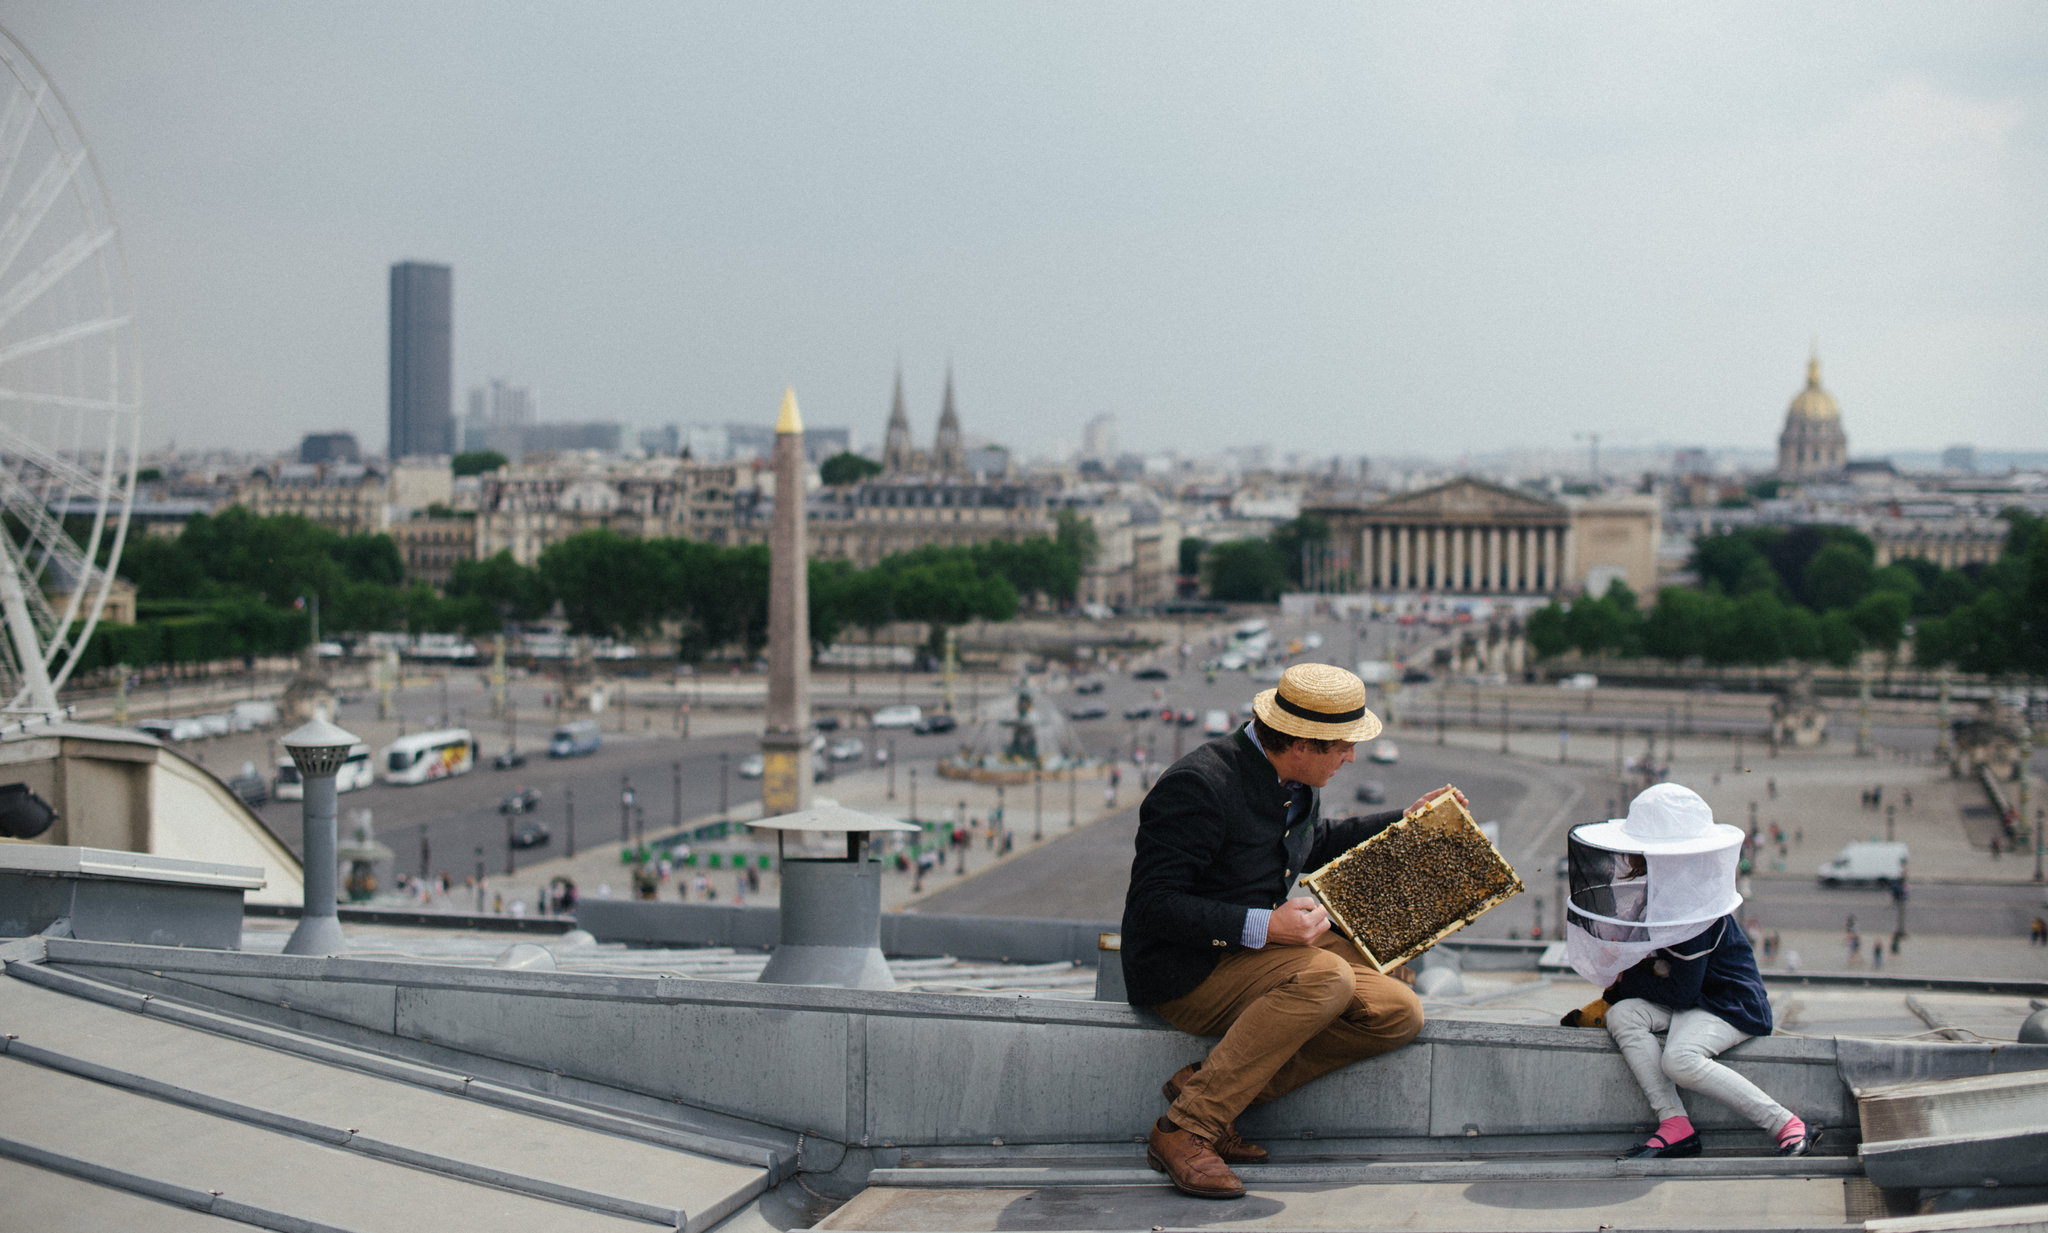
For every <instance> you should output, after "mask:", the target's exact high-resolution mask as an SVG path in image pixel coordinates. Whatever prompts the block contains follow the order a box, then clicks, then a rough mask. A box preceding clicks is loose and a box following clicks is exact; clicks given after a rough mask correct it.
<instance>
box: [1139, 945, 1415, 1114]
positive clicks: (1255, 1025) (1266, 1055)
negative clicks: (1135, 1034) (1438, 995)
mask: <svg viewBox="0 0 2048 1233" xmlns="http://www.w3.org/2000/svg"><path fill="white" fill-rule="evenodd" d="M1152 1009H1154V1010H1156V1011H1157V1012H1159V1015H1160V1017H1161V1018H1163V1019H1165V1020H1166V1021H1167V1022H1168V1023H1171V1024H1172V1025H1173V1026H1175V1027H1177V1028H1179V1029H1180V1030H1181V1031H1183V1032H1192V1033H1193V1034H1195V1035H1197V1036H1215V1035H1218V1034H1219V1033H1220V1034H1221V1035H1222V1037H1223V1039H1222V1040H1219V1041H1217V1042H1216V1046H1215V1047H1214V1048H1213V1049H1211V1050H1209V1056H1208V1058H1207V1060H1205V1061H1204V1062H1203V1063H1202V1068H1201V1069H1200V1070H1198V1071H1196V1072H1195V1076H1194V1078H1193V1079H1191V1080H1190V1081H1189V1082H1188V1084H1187V1086H1186V1087H1184V1088H1182V1089H1181V1094H1180V1098H1179V1099H1178V1100H1176V1101H1174V1102H1173V1107H1172V1108H1171V1109H1170V1110H1168V1111H1167V1116H1168V1117H1170V1118H1172V1119H1173V1121H1174V1124H1175V1125H1177V1126H1180V1127H1181V1128H1182V1129H1185V1130H1191V1131H1193V1132H1194V1133H1196V1134H1198V1135H1200V1136H1202V1137H1203V1138H1204V1139H1207V1140H1209V1141H1210V1142H1211V1143H1214V1142H1215V1141H1216V1140H1217V1138H1218V1137H1219V1136H1220V1135H1221V1134H1222V1133H1223V1131H1224V1129H1225V1128H1226V1127H1228V1126H1229V1125H1230V1123H1232V1122H1234V1121H1236V1120H1237V1116H1238V1114H1240V1113H1243V1112H1244V1111H1245V1109H1246V1108H1248V1107H1250V1106H1252V1105H1262V1104H1265V1103H1266V1102H1267V1101H1269V1100H1276V1099H1278V1098H1279V1097H1281V1096H1283V1095H1285V1094H1286V1093H1288V1092H1291V1091H1293V1090H1294V1089H1295V1088H1298V1087H1300V1086H1301V1085H1302V1084H1304V1083H1307V1082H1308V1081H1309V1080H1311V1079H1316V1078H1320V1077H1321V1076H1323V1075H1326V1074H1329V1073H1330V1072H1331V1071H1333V1070H1336V1069H1339V1068H1340V1067H1344V1066H1348V1065H1350V1064H1351V1063H1353V1062H1356V1061H1359V1060H1361V1059H1363V1058H1369V1057H1375V1056H1377V1055H1379V1054H1382V1053H1387V1052H1389V1051H1391V1050H1394V1049H1398V1048H1400V1047H1401V1046H1402V1045H1405V1044H1407V1043H1408V1042H1409V1041H1411V1040H1413V1039H1415V1034H1416V1033H1417V1032H1420V1031H1421V1030H1422V999H1420V998H1418V997H1416V996H1415V991H1414V990H1413V989H1411V988H1409V987H1408V986H1407V984H1406V983H1404V982H1403V981H1401V980H1400V979H1399V978H1397V977H1393V976H1382V975H1381V974H1379V973H1378V972H1375V971H1373V970H1372V968H1370V967H1368V966H1366V962H1365V957H1364V956H1363V955H1361V954H1359V952H1358V948H1357V947H1355V946H1353V945H1352V944H1351V942H1350V941H1349V940H1348V939H1346V938H1345V937H1344V936H1343V935H1342V934H1339V933H1338V932H1336V931H1335V930H1332V931H1330V932H1329V933H1326V934H1324V935H1323V936H1322V937H1321V938H1319V939H1318V940H1317V941H1316V944H1315V945H1313V946H1282V945H1278V944H1271V945H1268V946H1266V947H1264V948H1262V949H1260V950H1238V951H1232V952H1231V953H1230V954H1228V955H1225V956H1224V957H1223V961H1222V962H1221V963H1219V964H1217V965H1216V970H1215V971H1214V972H1211V973H1210V974H1209V978H1208V979H1207V980H1204V981H1203V982H1202V983H1201V984H1199V985H1197V986H1195V988H1194V991H1193V992H1191V993H1188V994H1185V995H1183V996H1181V997H1177V998H1175V999H1174V1000H1173V1001H1171V1002H1164V1003H1161V1004H1160V1005H1158V1006H1155V1007H1153V1008H1152Z"/></svg>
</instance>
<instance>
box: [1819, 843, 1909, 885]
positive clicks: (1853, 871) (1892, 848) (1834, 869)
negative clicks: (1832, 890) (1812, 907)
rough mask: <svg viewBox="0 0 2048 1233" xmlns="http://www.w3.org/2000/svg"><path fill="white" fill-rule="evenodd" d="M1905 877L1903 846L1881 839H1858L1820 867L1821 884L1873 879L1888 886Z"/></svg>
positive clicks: (1904, 852) (1904, 851) (1872, 880)
mask: <svg viewBox="0 0 2048 1233" xmlns="http://www.w3.org/2000/svg"><path fill="white" fill-rule="evenodd" d="M1905 876H1906V845H1905V844H1903V843H1894V842H1890V841H1887V840H1883V839H1859V840H1857V841H1855V842H1854V843H1851V844H1849V845H1848V846H1846V847H1844V848H1843V849H1842V850H1841V852H1840V853H1838V854H1837V855H1836V856H1835V859H1833V860H1831V861H1829V862H1827V863H1826V864H1824V865H1822V866H1821V867H1820V884H1821V885H1822V886H1840V885H1841V884H1843V883H1844V882H1852V883H1853V882H1876V883H1878V884H1880V885H1883V886H1891V885H1894V884H1895V883H1897V882H1898V881H1899V879H1901V878H1903V877H1905Z"/></svg>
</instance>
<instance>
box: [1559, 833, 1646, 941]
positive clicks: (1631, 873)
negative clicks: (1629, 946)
mask: <svg viewBox="0 0 2048 1233" xmlns="http://www.w3.org/2000/svg"><path fill="white" fill-rule="evenodd" d="M1570 852H1571V871H1572V872H1571V884H1572V894H1571V909H1570V910H1569V911H1568V913H1567V919H1568V920H1569V921H1570V922H1571V923H1572V924H1575V925H1577V926H1579V927H1580V928H1581V929H1584V930H1585V931H1586V932H1587V933H1589V934H1591V935H1593V936H1594V937H1596V938H1599V939H1601V940H1602V941H1606V942H1647V941H1649V939H1650V934H1649V931H1648V930H1646V929H1643V928H1640V927H1638V926H1632V925H1619V924H1615V923H1613V921H1640V920H1642V919H1643V917H1644V915H1645V914H1646V913H1647V911H1648V909H1649V906H1650V880H1649V877H1650V866H1649V862H1648V861H1646V860H1644V859H1643V857H1642V855H1641V854H1640V853H1636V852H1613V851H1609V850H1608V849H1606V848H1596V847H1592V846H1590V845H1588V844H1583V843H1580V842H1579V839H1578V835H1577V834H1576V833H1574V834H1573V835H1572V837H1571V840H1570ZM1586 912H1591V913H1593V914H1594V915H1595V916H1605V917H1611V918H1612V920H1593V919H1590V918H1588V917H1587V916H1584V915H1582V913H1586Z"/></svg>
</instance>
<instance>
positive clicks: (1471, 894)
mask: <svg viewBox="0 0 2048 1233" xmlns="http://www.w3.org/2000/svg"><path fill="white" fill-rule="evenodd" d="M1456 849H1463V853H1462V854H1463V855H1465V856H1468V857H1470V858H1471V863H1472V864H1474V865H1476V866H1477V872H1475V873H1474V874H1473V876H1472V878H1471V879H1469V881H1470V882H1473V883H1477V884H1478V885H1479V887H1480V888H1482V889H1474V887H1472V886H1469V885H1468V886H1465V887H1462V888H1460V887H1445V886H1443V885H1441V884H1438V885H1431V884H1430V881H1429V879H1428V878H1426V877H1423V876H1420V875H1419V873H1418V870H1417V869H1416V868H1415V867H1414V866H1413V865H1412V864H1408V863H1406V862H1403V857H1404V856H1408V857H1411V858H1412V857H1414V856H1420V855H1425V854H1427V855H1428V856H1430V857H1431V859H1432V860H1439V859H1440V858H1442V857H1444V856H1447V855H1457V854H1458V853H1457V852H1456V851H1455V850H1456ZM1396 862H1400V863H1398V864H1395V863H1396ZM1390 864H1394V867H1393V868H1392V869H1391V870H1390V868H1389V865H1390ZM1390 872H1391V873H1393V874H1395V875H1396V876H1395V877H1393V878H1389V877H1388V874H1389V873H1390ZM1400 875H1416V876H1400ZM1301 887H1302V889H1303V890H1306V891H1307V892H1308V893H1309V894H1311V895H1313V896H1315V899H1316V902H1317V903H1320V904H1322V905H1323V909H1324V910H1325V911H1326V912H1328V913H1329V914H1330V923H1331V924H1333V925H1335V926H1336V927H1337V929H1338V930H1339V931H1340V932H1342V933H1343V934H1344V936H1345V937H1347V938H1349V939H1351V942H1352V944H1353V945H1355V946H1357V947H1358V949H1359V952H1360V953H1361V954H1363V955H1364V956H1365V961H1366V962H1367V963H1368V964H1370V965H1372V967H1373V969H1374V970H1375V971H1378V972H1388V971H1392V970H1393V969H1395V968H1398V967H1400V966H1401V965H1402V964H1404V963H1407V962H1409V961H1410V960H1412V959H1414V958H1415V957H1416V956H1417V955H1420V954H1421V953H1422V952H1424V951H1426V950H1428V949H1429V948H1430V947H1432V946H1435V945H1436V944H1437V943H1438V942H1441V941H1443V940H1444V939H1445V938H1447V937H1449V936H1450V935H1451V934H1453V933H1456V932H1457V931H1458V930H1460V929H1463V928H1464V927H1465V926H1467V925H1469V924H1471V923H1472V922H1473V921H1475V920H1478V919H1479V918H1480V917H1481V916H1482V915H1484V914H1485V913H1487V912H1489V911H1491V910H1492V909H1494V908H1496V907H1498V906H1500V905H1501V904H1502V903H1505V902H1506V901H1507V900H1509V899H1511V898H1513V897H1514V896H1515V895H1518V894H1520V893H1521V892H1522V891H1523V890H1524V889H1526V888H1525V887H1524V886H1523V885H1522V878H1521V875H1520V874H1518V873H1516V872H1515V867H1514V866H1513V865H1510V864H1509V863H1508V861H1507V858H1506V857H1504V856H1502V855H1501V854H1500V849H1499V848H1497V847H1495V846H1494V845H1493V841H1492V840H1490V839H1488V838H1487V837H1486V834H1485V832H1483V831H1481V830H1480V829H1479V824H1478V823H1476V822H1474V821H1473V820H1472V814H1471V813H1470V812H1469V811H1468V810H1466V808H1465V807H1464V806H1463V805H1461V804H1459V803H1458V798H1457V797H1456V796H1455V795H1454V794H1452V793H1450V792H1446V793H1444V794H1443V795H1442V796H1440V797H1438V798H1437V799H1436V801H1435V802H1434V803H1432V804H1431V805H1430V807H1429V808H1427V809H1425V810H1423V811H1421V812H1420V813H1417V812H1415V811H1413V810H1410V811H1409V812H1407V813H1405V814H1403V815H1402V816H1401V820H1400V821H1398V822H1396V823H1394V824H1393V825H1392V826H1389V827H1388V828H1387V829H1385V830H1383V831H1381V832H1380V833H1379V834H1377V835H1374V836H1373V837H1372V838H1370V839H1368V840H1366V841H1365V842H1364V843H1361V844H1358V845H1356V846H1355V847H1353V848H1351V849H1350V850H1349V851H1347V852H1344V853H1342V854H1341V855H1339V856H1337V857H1335V858H1333V859H1332V860H1331V861H1330V862H1329V863H1328V864H1326V865H1324V866H1323V867H1322V868H1320V869H1317V870H1314V871H1313V872H1310V873H1305V874H1303V875H1302V877H1301ZM1445 895H1449V896H1451V898H1449V899H1445V898H1444V896H1445ZM1431 897H1434V898H1435V900H1436V902H1435V903H1434V904H1433V906H1432V903H1431ZM1389 903H1398V904H1401V905H1403V906H1405V907H1406V908H1408V909H1410V910H1409V912H1408V913H1407V919H1406V921H1405V926H1406V927H1405V929H1401V928H1389V927H1387V925H1386V917H1385V915H1384V913H1382V914H1380V915H1379V916H1378V918H1377V919H1373V918H1372V916H1373V913H1374V910H1375V909H1376V908H1379V907H1381V906H1382V905H1384V904H1389ZM1376 946H1377V947H1378V948H1379V949H1376V948H1375V947H1376ZM1380 949H1391V950H1394V951H1396V952H1397V953H1395V954H1392V955H1390V956H1387V957H1384V958H1382V957H1381V954H1380V953H1379V950H1380Z"/></svg>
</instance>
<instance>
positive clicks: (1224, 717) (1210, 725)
mask: <svg viewBox="0 0 2048 1233" xmlns="http://www.w3.org/2000/svg"><path fill="white" fill-rule="evenodd" d="M1202 731H1204V732H1206V733H1208V734H1209V735H1210V736H1222V735H1223V734H1224V733H1226V732H1228V731H1230V712H1229V711H1210V712H1209V713H1208V714H1207V715H1204V716H1203V717H1202Z"/></svg>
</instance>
